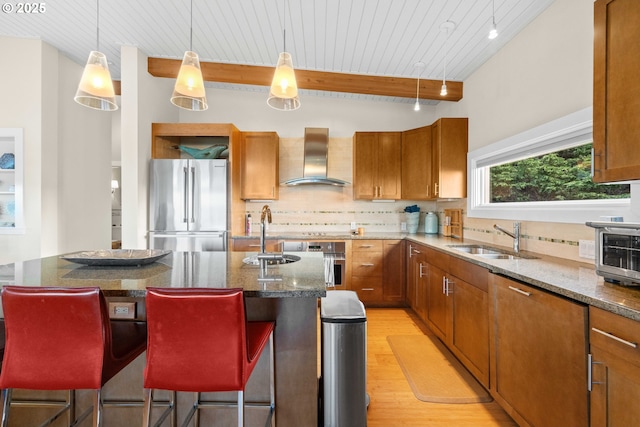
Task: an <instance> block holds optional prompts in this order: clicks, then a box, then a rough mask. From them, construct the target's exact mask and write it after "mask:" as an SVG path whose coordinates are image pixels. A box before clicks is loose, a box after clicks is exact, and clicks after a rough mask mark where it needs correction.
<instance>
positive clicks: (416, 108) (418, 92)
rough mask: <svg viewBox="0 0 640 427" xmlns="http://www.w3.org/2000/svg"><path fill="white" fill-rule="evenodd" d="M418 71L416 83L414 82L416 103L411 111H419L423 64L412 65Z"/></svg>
mask: <svg viewBox="0 0 640 427" xmlns="http://www.w3.org/2000/svg"><path fill="white" fill-rule="evenodd" d="M413 66H414V67H415V68H417V69H418V81H417V82H416V103H415V104H413V111H420V97H419V95H420V75H421V74H422V70H423V69H424V62H416V63H415V64H413Z"/></svg>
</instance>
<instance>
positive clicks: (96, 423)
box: [92, 389, 102, 427]
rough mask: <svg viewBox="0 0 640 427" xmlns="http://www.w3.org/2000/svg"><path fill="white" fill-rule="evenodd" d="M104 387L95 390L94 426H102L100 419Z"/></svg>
mask: <svg viewBox="0 0 640 427" xmlns="http://www.w3.org/2000/svg"><path fill="white" fill-rule="evenodd" d="M101 391H102V389H97V390H95V393H94V394H93V424H92V425H93V427H100V421H101V419H102V399H101Z"/></svg>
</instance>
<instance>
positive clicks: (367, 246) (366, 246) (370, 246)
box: [359, 245, 373, 248]
mask: <svg viewBox="0 0 640 427" xmlns="http://www.w3.org/2000/svg"><path fill="white" fill-rule="evenodd" d="M359 247H360V248H372V247H373V245H360V246H359Z"/></svg>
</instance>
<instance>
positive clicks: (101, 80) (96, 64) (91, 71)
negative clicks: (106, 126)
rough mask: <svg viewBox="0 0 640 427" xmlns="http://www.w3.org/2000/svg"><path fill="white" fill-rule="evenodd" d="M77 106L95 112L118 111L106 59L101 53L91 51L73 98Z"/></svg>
mask: <svg viewBox="0 0 640 427" xmlns="http://www.w3.org/2000/svg"><path fill="white" fill-rule="evenodd" d="M73 99H74V100H75V101H76V102H77V103H78V104H81V105H84V106H85V107H89V108H94V109H96V110H103V111H114V110H117V109H118V104H116V95H115V91H114V90H113V81H112V80H111V73H109V65H107V57H106V56H105V55H104V53H102V52H98V51H95V50H94V51H91V53H90V54H89V59H88V60H87V65H85V67H84V71H83V72H82V78H81V79H80V84H79V85H78V90H77V91H76V96H75V97H74V98H73Z"/></svg>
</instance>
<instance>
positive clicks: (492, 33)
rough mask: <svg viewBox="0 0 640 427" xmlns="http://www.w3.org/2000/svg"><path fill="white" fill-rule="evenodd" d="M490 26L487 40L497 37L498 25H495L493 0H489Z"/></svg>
mask: <svg viewBox="0 0 640 427" xmlns="http://www.w3.org/2000/svg"><path fill="white" fill-rule="evenodd" d="M491 9H492V14H491V28H490V29H489V40H493V39H495V38H496V37H498V27H497V26H496V5H495V0H491Z"/></svg>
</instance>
